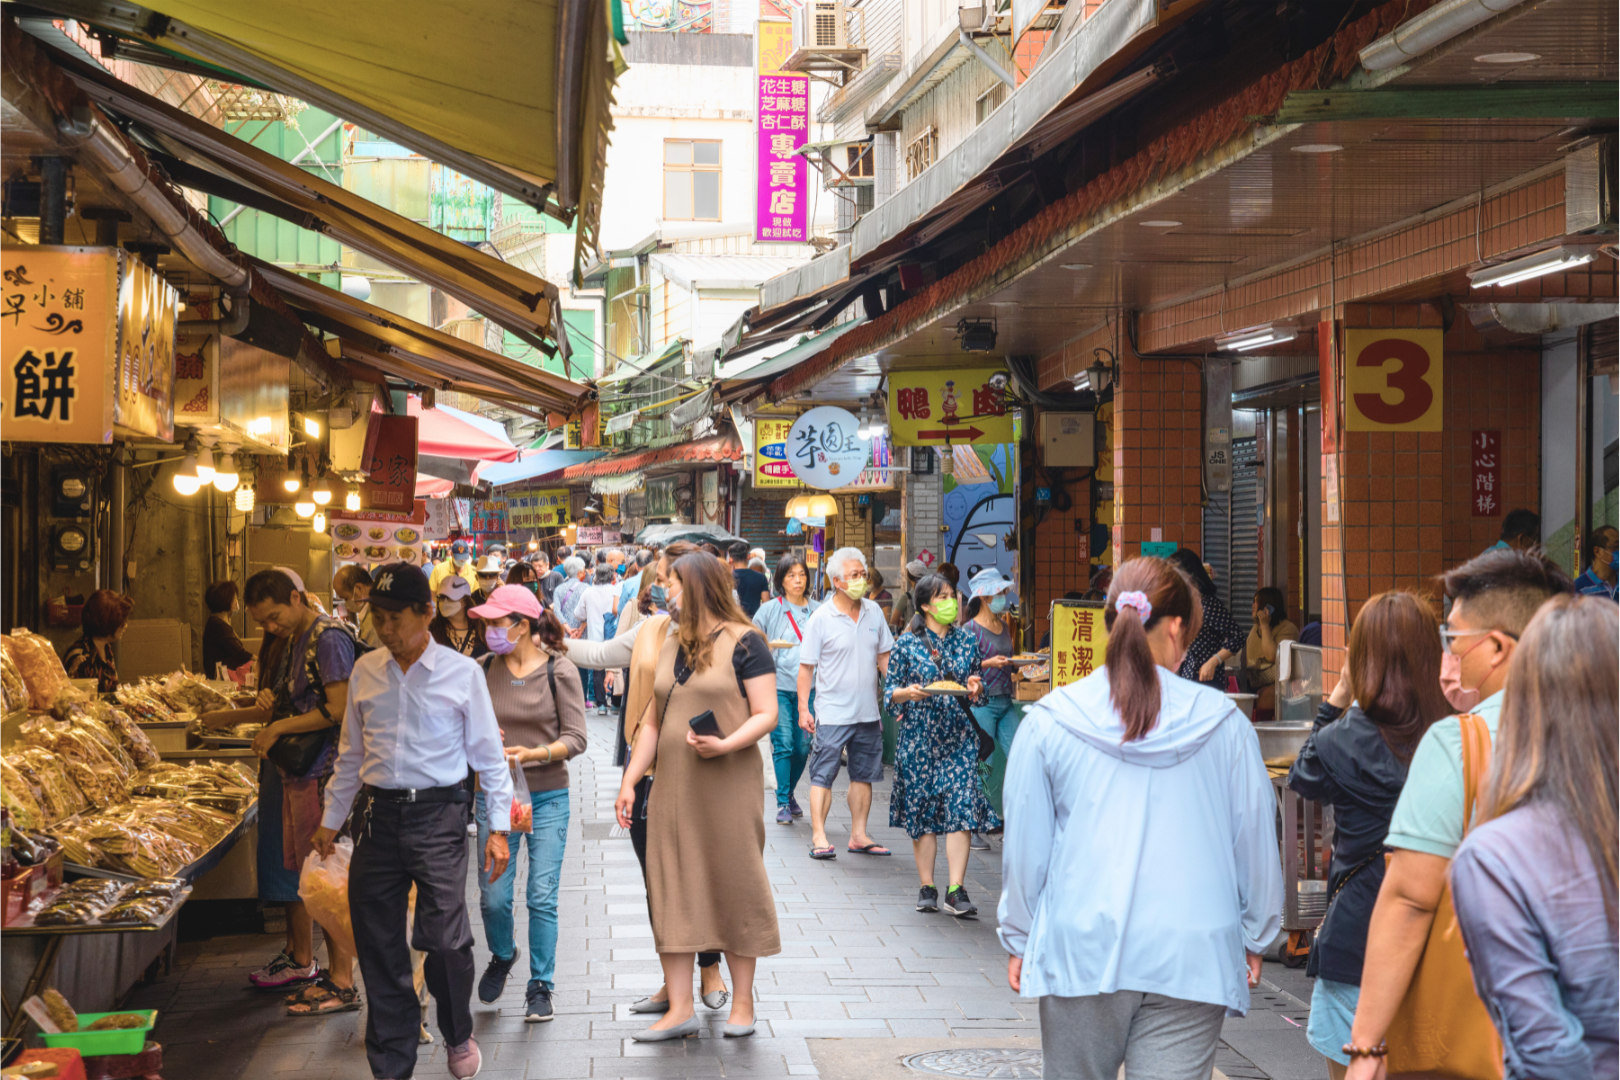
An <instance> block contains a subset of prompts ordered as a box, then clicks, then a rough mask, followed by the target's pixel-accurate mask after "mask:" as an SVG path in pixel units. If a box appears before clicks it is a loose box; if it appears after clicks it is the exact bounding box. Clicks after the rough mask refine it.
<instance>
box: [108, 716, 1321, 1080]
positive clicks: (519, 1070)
mask: <svg viewBox="0 0 1620 1080" xmlns="http://www.w3.org/2000/svg"><path fill="white" fill-rule="evenodd" d="M589 722H590V733H591V737H592V740H593V741H592V744H591V749H590V750H589V752H588V753H587V754H586V756H585V757H584V758H583V759H581V760H580V761H578V762H576V763H574V764H571V766H570V771H571V772H572V774H573V784H574V787H573V799H572V811H573V817H572V820H571V822H570V825H569V836H568V849H567V855H566V858H565V861H564V866H563V875H562V883H561V892H560V896H559V902H558V907H559V920H560V923H561V935H560V939H559V942H558V955H557V984H558V990H557V992H556V995H555V998H554V1004H555V1007H556V1012H557V1016H556V1019H555V1020H553V1021H552V1022H550V1023H547V1024H526V1023H524V1021H523V1016H522V1005H523V990H524V983H525V980H526V978H527V964H526V962H520V964H519V965H518V968H517V969H516V970H514V972H513V977H512V979H511V980H510V981H509V982H508V983H507V987H506V992H505V993H504V994H503V996H502V997H501V999H500V1001H498V1002H497V1003H496V1004H495V1005H493V1006H484V1005H481V1004H479V1003H478V1002H476V1001H475V1002H474V1004H473V1014H474V1019H475V1031H476V1037H477V1038H478V1040H479V1043H480V1045H481V1046H482V1047H483V1049H484V1070H483V1072H482V1073H481V1074H480V1076H481V1080H518V1078H523V1080H550V1078H556V1080H584V1078H596V1077H608V1078H618V1080H635V1078H637V1077H645V1078H650V1080H684V1078H693V1080H707V1078H711V1077H713V1078H732V1077H736V1078H746V1080H782V1078H787V1077H804V1076H817V1075H819V1074H818V1071H817V1067H816V1064H815V1059H814V1058H813V1057H812V1055H811V1051H810V1043H809V1042H807V1040H817V1039H826V1038H832V1039H863V1040H864V1039H910V1040H924V1039H934V1040H941V1041H945V1040H953V1041H954V1040H978V1041H981V1042H986V1043H988V1042H990V1041H991V1040H996V1039H1004V1038H1009V1037H1013V1038H1024V1039H1029V1038H1038V1037H1039V1034H1040V1024H1039V1021H1038V1007H1037V1004H1036V1003H1035V1002H1033V1001H1023V1000H1021V999H1019V998H1018V997H1017V996H1016V995H1014V994H1013V993H1012V992H1011V991H1010V990H1008V989H1007V986H1006V982H1005V978H1006V976H1005V972H1006V958H1005V955H1004V954H1003V953H1002V951H1001V948H1000V946H999V944H998V943H997V941H996V937H995V918H994V913H995V904H996V898H997V897H998V896H999V894H1000V887H1001V875H1000V856H999V852H997V851H992V852H974V853H973V859H972V862H971V863H970V864H969V873H968V878H967V882H966V884H967V888H968V890H969V892H970V893H971V894H972V895H973V897H974V898H975V899H976V900H977V901H978V903H979V905H980V908H981V910H982V911H983V912H984V916H983V918H981V919H979V920H976V921H961V922H958V921H956V920H953V919H951V918H950V917H949V916H947V915H945V914H937V915H932V916H928V915H922V914H919V913H918V912H916V911H915V910H914V909H913V906H912V903H913V897H914V896H915V890H916V887H917V883H916V873H915V868H914V867H913V865H912V861H911V857H910V844H909V843H908V842H907V839H906V837H905V835H904V834H903V833H902V832H901V831H900V830H898V829H891V828H889V827H888V789H887V785H886V784H882V785H879V786H878V787H877V790H876V791H875V793H874V799H873V807H872V817H871V821H872V826H873V828H872V832H873V835H874V838H875V839H877V840H878V841H879V842H880V843H884V844H887V845H888V846H889V847H890V848H892V849H893V850H894V851H895V855H894V857H892V858H874V857H863V856H855V855H849V854H847V853H844V852H843V851H842V850H841V851H840V855H839V858H837V859H835V860H830V861H827V862H812V861H810V860H809V859H808V857H807V855H806V851H807V849H808V846H809V834H810V829H809V826H808V825H807V824H804V823H802V822H801V823H800V824H797V825H795V826H793V827H791V828H789V827H781V826H777V825H775V824H769V825H767V829H766V851H765V862H766V866H767V868H768V871H769V874H770V876H771V880H772V884H773V887H774V890H775V897H776V902H777V915H778V922H779V925H780V927H781V931H782V939H783V951H782V954H781V955H779V956H775V957H769V958H766V959H764V960H762V961H761V962H760V965H759V971H758V975H757V979H756V992H757V1006H756V1013H757V1024H756V1031H757V1033H756V1035H755V1036H754V1037H752V1038H748V1039H723V1038H721V1037H720V1025H721V1024H722V1023H724V1021H725V1014H724V1012H723V1011H722V1012H719V1013H713V1012H710V1011H709V1010H707V1009H705V1008H703V1007H701V1006H700V1007H699V1009H698V1013H699V1016H700V1017H701V1018H702V1019H703V1022H704V1031H703V1033H702V1036H701V1037H700V1038H696V1039H687V1040H683V1041H681V1042H678V1043H673V1044H672V1043H661V1044H648V1045H643V1044H639V1043H636V1042H634V1041H633V1040H632V1039H631V1038H630V1035H631V1034H632V1033H633V1032H635V1031H638V1030H640V1029H641V1028H643V1027H644V1026H646V1025H647V1024H648V1023H650V1022H651V1020H652V1018H651V1017H647V1016H644V1015H638V1014H634V1013H631V1012H630V1011H629V1007H630V1005H631V1003H632V1002H634V1001H636V1000H637V999H639V998H641V997H644V996H645V995H647V994H648V993H651V992H652V991H653V990H654V989H655V988H656V987H657V986H658V984H659V982H660V981H661V977H662V976H661V972H660V969H659V965H658V960H657V957H656V955H655V954H654V952H653V948H652V929H651V926H650V924H649V923H648V920H647V905H646V898H645V891H644V888H643V884H642V881H641V874H640V870H639V868H638V867H637V865H636V862H635V856H634V853H633V852H632V851H631V848H630V844H629V842H628V839H627V838H625V837H623V836H611V834H612V833H614V832H616V831H617V830H616V828H615V827H614V825H613V823H612V814H613V798H614V796H615V795H616V794H617V792H618V770H617V769H615V768H614V767H613V766H612V764H611V754H610V751H609V750H608V749H607V747H608V745H609V739H610V737H611V732H612V724H611V723H610V722H609V721H608V720H607V719H606V718H602V717H597V716H595V715H592V716H591V717H590V718H589ZM769 783H770V781H769V778H767V786H769ZM806 794H807V793H804V792H801V798H800V801H801V802H802V803H806V804H808V801H809V800H808V798H806V797H805V795H806ZM835 794H836V796H837V797H836V798H835V800H834V807H833V820H832V822H831V823H830V824H829V828H828V836H829V838H830V839H831V840H832V842H833V844H835V845H837V846H839V847H840V849H842V847H843V846H844V844H845V841H847V838H848V834H849V828H848V820H849V819H848V811H847V809H846V807H845V803H844V799H843V792H842V791H839V792H836V793H835ZM767 802H768V803H769V804H770V805H769V806H767V807H764V808H762V810H764V811H770V813H768V815H767V820H770V818H771V817H774V800H773V799H771V798H770V795H769V792H768V793H767ZM525 858H526V857H525ZM944 872H945V867H944V860H943V858H942V859H941V860H940V864H939V867H938V873H940V874H941V875H943V874H944ZM520 892H521V890H520ZM468 907H469V911H470V913H471V916H472V920H473V923H474V938H475V940H476V942H477V944H476V955H477V961H478V964H479V969H480V971H481V970H482V966H483V964H484V963H485V962H486V961H487V960H488V957H489V953H488V950H487V948H486V947H485V945H484V938H483V929H482V925H481V918H480V913H479V910H478V890H477V885H476V882H469V887H468ZM517 923H518V927H519V933H520V937H521V934H522V928H523V927H524V925H525V921H524V918H523V916H522V914H521V913H519V915H518V918H517ZM520 944H522V942H521V940H520ZM278 945H279V942H278V941H277V940H275V939H273V938H269V937H263V936H256V935H243V934H234V935H229V936H221V937H216V938H212V939H209V940H207V941H205V942H186V943H184V944H183V945H182V946H181V947H180V949H179V950H178V955H177V957H176V959H175V964H174V969H173V971H172V972H171V974H170V975H168V976H167V977H166V978H163V979H161V980H159V981H158V982H156V983H153V984H151V985H148V986H145V987H142V988H140V989H139V990H138V991H137V992H136V994H135V999H134V1001H132V1002H131V1005H132V1007H133V1006H138V1007H152V1008H157V1009H159V1010H161V1012H162V1018H161V1020H160V1025H159V1028H158V1033H157V1034H158V1037H159V1038H160V1039H161V1040H162V1041H163V1043H164V1044H165V1065H166V1068H165V1074H166V1075H169V1076H174V1077H186V1078H194V1080H213V1078H216V1077H217V1078H222V1080H223V1078H226V1077H230V1078H241V1080H272V1078H280V1077H289V1076H297V1077H299V1078H300V1080H327V1078H329V1077H330V1078H333V1080H336V1078H340V1077H341V1078H343V1080H364V1077H365V1076H367V1075H368V1070H367V1068H366V1063H365V1050H364V1037H363V1033H364V1014H363V1013H360V1014H356V1013H350V1014H345V1015H341V1016H334V1017H328V1018H322V1019H315V1020H293V1019H289V1018H286V1017H284V1016H283V1014H282V1010H281V1006H280V1003H279V996H278V995H274V994H261V993H258V992H255V991H252V990H251V989H249V988H247V987H246V986H245V983H244V974H245V972H246V971H247V970H249V969H250V968H252V967H256V966H258V965H259V964H261V963H263V962H264V960H265V959H267V958H268V957H269V956H270V955H271V954H272V953H273V952H274V951H275V949H276V948H277V946H278ZM1273 968H1275V969H1276V977H1277V979H1278V981H1277V982H1275V983H1272V982H1270V979H1271V977H1272V976H1273ZM1267 975H1268V984H1269V985H1268V986H1267V987H1266V988H1265V990H1264V992H1263V994H1257V995H1256V999H1255V1005H1256V1008H1255V1011H1253V1012H1251V1013H1250V1015H1249V1016H1248V1017H1246V1018H1243V1019H1238V1020H1231V1021H1229V1022H1228V1024H1227V1029H1226V1036H1227V1038H1226V1039H1225V1042H1224V1043H1223V1045H1222V1048H1221V1051H1220V1054H1219V1056H1218V1058H1217V1062H1216V1064H1217V1067H1218V1068H1219V1070H1220V1071H1221V1072H1222V1073H1224V1074H1225V1075H1226V1076H1227V1077H1230V1078H1232V1080H1268V1078H1274V1080H1293V1078H1294V1077H1303V1076H1305V1075H1307V1073H1308V1074H1309V1075H1310V1076H1312V1077H1316V1076H1320V1075H1322V1073H1323V1070H1322V1068H1321V1063H1320V1059H1315V1062H1314V1065H1315V1068H1314V1071H1312V1069H1311V1065H1312V1058H1313V1057H1314V1055H1312V1054H1311V1052H1310V1050H1309V1046H1308V1044H1307V1043H1306V1041H1305V1038H1304V1031H1303V1028H1302V1027H1295V1026H1294V1025H1295V1024H1296V1023H1298V1024H1303V1022H1304V1016H1305V1002H1304V1001H1302V1000H1301V998H1308V997H1309V983H1308V982H1307V981H1305V980H1303V977H1302V976H1300V975H1299V974H1298V973H1296V972H1284V971H1283V969H1281V968H1280V967H1278V966H1276V965H1268V966H1267ZM434 1035H435V1040H436V1041H435V1042H434V1044H433V1045H431V1046H424V1047H422V1048H421V1053H420V1057H419V1060H418V1066H417V1072H416V1075H417V1076H419V1077H429V1076H442V1075H445V1072H444V1060H445V1058H444V1047H443V1044H442V1038H440V1037H439V1035H438V1032H437V1030H436V1028H435V1030H434ZM818 1045H831V1044H818ZM906 1045H908V1046H914V1045H916V1044H915V1043H908V1044H906ZM1257 1062H1263V1063H1264V1064H1263V1065H1262V1064H1258V1063H1257Z"/></svg>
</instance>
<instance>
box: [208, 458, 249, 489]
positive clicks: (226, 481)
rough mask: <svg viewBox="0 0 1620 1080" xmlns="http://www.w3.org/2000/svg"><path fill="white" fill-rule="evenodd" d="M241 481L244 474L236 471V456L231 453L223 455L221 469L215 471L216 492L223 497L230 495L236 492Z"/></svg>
mask: <svg viewBox="0 0 1620 1080" xmlns="http://www.w3.org/2000/svg"><path fill="white" fill-rule="evenodd" d="M241 479H242V474H241V473H239V472H237V471H236V455H235V454H233V453H230V452H226V453H224V454H221V455H220V457H219V467H218V468H217V469H215V470H214V490H215V491H217V492H219V493H220V494H221V495H229V494H230V493H231V492H233V491H235V490H236V485H237V484H238V483H239V482H240V481H241Z"/></svg>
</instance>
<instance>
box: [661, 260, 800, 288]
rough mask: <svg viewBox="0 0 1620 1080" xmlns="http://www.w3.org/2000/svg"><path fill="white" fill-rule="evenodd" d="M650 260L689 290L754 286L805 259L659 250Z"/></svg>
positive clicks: (671, 279) (665, 274) (666, 274)
mask: <svg viewBox="0 0 1620 1080" xmlns="http://www.w3.org/2000/svg"><path fill="white" fill-rule="evenodd" d="M649 261H650V262H651V263H652V264H653V265H654V266H656V267H657V268H658V270H659V272H660V273H662V274H663V275H664V276H665V277H666V278H668V279H669V280H670V281H673V282H674V283H675V284H677V285H679V286H680V287H681V288H683V289H686V290H688V291H694V292H695V291H696V290H698V289H757V288H759V287H760V285H762V284H763V283H764V282H766V281H768V280H769V279H771V278H773V277H775V276H776V275H778V274H780V273H783V272H784V271H787V270H791V269H793V268H794V267H795V266H798V265H799V264H801V263H802V262H804V261H805V260H803V259H794V258H789V257H786V256H781V255H688V254H679V253H674V252H669V253H665V252H660V253H658V254H656V255H652V256H650V257H649Z"/></svg>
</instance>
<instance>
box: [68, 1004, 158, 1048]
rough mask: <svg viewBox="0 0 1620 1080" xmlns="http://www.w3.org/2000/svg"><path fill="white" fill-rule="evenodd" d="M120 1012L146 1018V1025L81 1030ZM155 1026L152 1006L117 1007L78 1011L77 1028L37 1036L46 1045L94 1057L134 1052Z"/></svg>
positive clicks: (143, 1045) (144, 1046) (144, 1044)
mask: <svg viewBox="0 0 1620 1080" xmlns="http://www.w3.org/2000/svg"><path fill="white" fill-rule="evenodd" d="M124 1013H134V1014H135V1015H136V1016H144V1017H146V1024H145V1025H144V1026H142V1027H134V1028H114V1029H112V1030H110V1031H85V1030H84V1029H85V1028H87V1027H89V1026H90V1025H91V1024H93V1023H95V1022H96V1021H97V1020H100V1019H101V1018H102V1017H103V1016H118V1015H122V1014H124ZM156 1025H157V1010H156V1009H119V1010H118V1011H117V1012H110V1013H80V1014H79V1030H78V1031H63V1032H60V1033H58V1034H56V1035H52V1034H50V1033H49V1032H45V1031H42V1032H40V1033H39V1037H40V1038H41V1039H44V1040H45V1045H46V1046H71V1047H72V1048H73V1049H75V1050H77V1051H78V1052H79V1053H80V1054H82V1055H84V1056H85V1057H98V1056H101V1055H104V1054H138V1053H140V1052H141V1051H142V1050H144V1049H146V1036H147V1035H149V1034H150V1033H151V1031H152V1028H153V1027H155V1026H156Z"/></svg>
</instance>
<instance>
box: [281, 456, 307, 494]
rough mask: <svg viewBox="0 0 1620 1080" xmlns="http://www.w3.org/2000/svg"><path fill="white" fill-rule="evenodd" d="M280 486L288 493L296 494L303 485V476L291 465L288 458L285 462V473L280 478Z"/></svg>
mask: <svg viewBox="0 0 1620 1080" xmlns="http://www.w3.org/2000/svg"><path fill="white" fill-rule="evenodd" d="M281 486H282V488H283V489H285V490H286V492H287V494H289V495H296V494H298V492H299V491H300V490H301V489H302V488H303V486H304V478H303V476H302V475H301V474H300V473H299V472H298V470H297V469H294V468H293V467H292V462H291V461H290V460H289V461H288V462H287V475H286V476H283V477H282V478H281Z"/></svg>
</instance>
